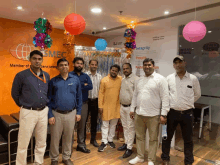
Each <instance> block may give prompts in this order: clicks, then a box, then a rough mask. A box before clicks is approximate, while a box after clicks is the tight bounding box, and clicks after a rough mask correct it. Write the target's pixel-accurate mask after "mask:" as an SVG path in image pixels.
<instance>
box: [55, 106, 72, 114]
mask: <svg viewBox="0 0 220 165" xmlns="http://www.w3.org/2000/svg"><path fill="white" fill-rule="evenodd" d="M74 109H75V107H74V108H73V109H72V110H68V111H62V110H58V109H53V110H54V111H56V112H58V113H61V114H68V113H70V112H72V111H73V110H74Z"/></svg>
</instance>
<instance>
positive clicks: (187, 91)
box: [183, 83, 193, 98]
mask: <svg viewBox="0 0 220 165" xmlns="http://www.w3.org/2000/svg"><path fill="white" fill-rule="evenodd" d="M183 93H184V95H185V96H186V97H190V98H191V96H193V85H192V84H191V83H187V84H185V85H184V86H183Z"/></svg>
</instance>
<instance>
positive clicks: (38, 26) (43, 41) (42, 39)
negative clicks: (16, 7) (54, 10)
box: [33, 18, 53, 50]
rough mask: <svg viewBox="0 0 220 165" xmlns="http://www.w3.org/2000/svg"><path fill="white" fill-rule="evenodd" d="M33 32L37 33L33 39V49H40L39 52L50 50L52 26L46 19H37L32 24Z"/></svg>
mask: <svg viewBox="0 0 220 165" xmlns="http://www.w3.org/2000/svg"><path fill="white" fill-rule="evenodd" d="M34 30H35V31H36V32H37V34H36V35H35V37H34V38H33V44H34V45H35V47H40V49H41V50H43V49H47V48H50V47H51V45H52V42H53V40H52V39H51V37H50V33H51V32H52V25H51V24H50V22H49V21H48V20H47V19H46V18H38V19H37V20H36V21H35V22H34Z"/></svg>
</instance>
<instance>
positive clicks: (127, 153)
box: [123, 149, 133, 158]
mask: <svg viewBox="0 0 220 165" xmlns="http://www.w3.org/2000/svg"><path fill="white" fill-rule="evenodd" d="M132 153H133V152H132V150H129V149H127V150H126V151H125V153H124V155H123V158H127V157H129V156H131V154H132Z"/></svg>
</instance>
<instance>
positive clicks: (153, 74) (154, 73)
mask: <svg viewBox="0 0 220 165" xmlns="http://www.w3.org/2000/svg"><path fill="white" fill-rule="evenodd" d="M155 75H156V72H155V71H154V72H153V73H152V74H151V75H150V76H148V77H154V76H155ZM145 77H147V76H146V75H145Z"/></svg>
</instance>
